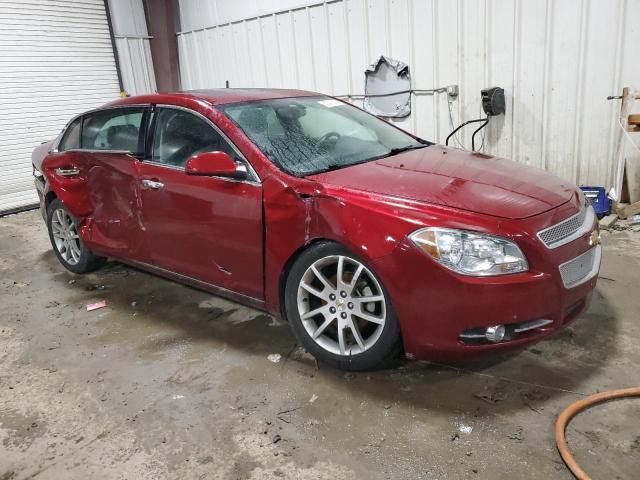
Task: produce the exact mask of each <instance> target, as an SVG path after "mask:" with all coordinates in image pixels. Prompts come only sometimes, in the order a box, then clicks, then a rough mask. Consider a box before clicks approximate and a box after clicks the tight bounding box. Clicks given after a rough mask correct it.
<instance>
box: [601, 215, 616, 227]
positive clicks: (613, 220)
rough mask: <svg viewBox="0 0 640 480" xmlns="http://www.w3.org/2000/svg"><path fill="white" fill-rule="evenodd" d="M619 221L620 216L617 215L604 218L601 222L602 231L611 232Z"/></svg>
mask: <svg viewBox="0 0 640 480" xmlns="http://www.w3.org/2000/svg"><path fill="white" fill-rule="evenodd" d="M617 220H618V215H616V214H615V213H613V214H611V215H607V216H606V217H602V218H601V219H600V222H599V223H600V228H601V229H602V230H609V229H610V228H611V227H613V224H614V223H616V221H617Z"/></svg>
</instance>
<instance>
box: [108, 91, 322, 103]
mask: <svg viewBox="0 0 640 480" xmlns="http://www.w3.org/2000/svg"><path fill="white" fill-rule="evenodd" d="M318 95H322V94H320V93H316V92H310V91H306V90H290V89H281V88H212V89H206V90H187V91H184V92H167V93H155V94H149V95H138V96H134V97H127V98H126V99H122V100H117V101H115V102H112V105H118V104H131V103H136V102H137V101H139V102H140V103H152V102H154V101H158V102H160V101H162V102H166V101H167V100H170V99H172V98H173V99H176V100H178V99H184V98H189V99H192V100H203V101H205V102H207V103H210V104H212V105H224V104H229V103H241V102H251V101H257V100H270V99H274V98H291V97H310V96H318Z"/></svg>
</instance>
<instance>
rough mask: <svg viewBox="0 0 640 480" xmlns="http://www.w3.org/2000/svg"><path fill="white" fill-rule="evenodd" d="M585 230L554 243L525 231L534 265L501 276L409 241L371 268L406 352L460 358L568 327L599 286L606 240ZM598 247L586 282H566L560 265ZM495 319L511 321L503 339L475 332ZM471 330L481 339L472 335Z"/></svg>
mask: <svg viewBox="0 0 640 480" xmlns="http://www.w3.org/2000/svg"><path fill="white" fill-rule="evenodd" d="M537 229H538V226H537V225H534V226H533V230H536V231H537ZM586 237H588V234H586V236H585V238H582V237H581V238H580V239H577V240H575V241H574V242H572V243H570V244H567V245H564V246H562V247H560V248H557V249H555V250H548V249H546V247H544V246H543V245H542V244H541V243H540V242H539V241H538V240H537V239H536V238H535V237H533V236H532V235H528V236H525V237H523V238H521V239H520V241H519V244H520V245H521V246H522V247H523V250H524V251H525V254H526V255H527V258H528V260H530V271H529V272H526V273H518V274H512V275H504V276H496V277H484V278H479V277H468V276H463V275H458V274H456V273H454V272H451V271H449V270H447V269H445V268H444V267H442V266H441V265H439V264H437V263H436V262H434V261H433V260H432V259H430V258H428V257H427V256H426V255H424V254H423V253H422V252H420V251H419V250H418V249H417V248H416V247H415V246H413V244H412V243H411V242H410V241H409V240H405V241H404V242H403V243H402V244H401V245H400V246H399V247H398V249H397V250H396V251H395V252H394V253H392V254H391V255H388V256H386V257H382V258H379V259H377V260H375V261H374V264H373V267H374V269H375V271H376V272H377V273H378V274H379V275H380V276H381V277H382V280H383V282H384V284H385V287H386V288H387V290H388V291H389V294H390V297H391V300H392V302H393V307H394V309H395V311H396V313H397V316H398V318H399V321H400V327H401V331H402V336H403V343H404V347H405V353H406V355H407V357H408V358H416V359H432V360H441V361H445V360H446V361H449V360H451V361H454V360H455V361H458V360H463V359H465V358H469V357H473V356H474V355H476V354H482V353H489V352H495V351H502V350H507V349H512V348H516V347H521V346H523V345H526V344H529V343H532V342H535V341H538V340H541V339H543V338H545V337H548V336H550V335H553V334H554V333H556V332H558V331H559V330H561V329H563V328H564V327H565V326H566V325H568V324H569V323H570V322H572V321H573V320H575V319H576V318H577V317H578V316H579V315H580V314H581V313H583V312H584V311H585V310H587V309H588V308H589V306H590V304H591V297H592V292H593V289H594V288H595V286H596V282H597V273H598V270H599V266H600V252H601V247H600V246H596V247H593V246H590V245H589V244H588V238H586ZM592 249H593V252H594V255H593V257H594V264H593V268H592V269H591V271H590V272H589V274H588V275H586V276H585V278H584V281H582V282H578V283H576V284H575V285H574V286H572V287H571V288H566V287H565V284H564V281H563V276H562V275H561V273H560V266H561V265H562V264H563V263H565V262H568V261H570V260H572V259H575V258H577V257H580V256H583V255H584V254H585V253H586V252H588V251H590V250H592ZM417 279H420V280H419V281H417ZM565 280H566V278H565ZM541 320H547V321H545V322H542V321H541ZM494 325H504V326H505V327H506V330H507V335H506V337H505V340H504V341H503V342H500V343H491V342H489V341H488V340H486V339H485V338H481V337H480V336H478V335H477V334H478V333H479V332H484V331H485V330H486V328H487V327H490V326H494ZM465 333H466V334H467V337H466V338H465V335H464V334H465ZM473 333H475V334H476V335H475V338H470V337H474V335H470V334H473Z"/></svg>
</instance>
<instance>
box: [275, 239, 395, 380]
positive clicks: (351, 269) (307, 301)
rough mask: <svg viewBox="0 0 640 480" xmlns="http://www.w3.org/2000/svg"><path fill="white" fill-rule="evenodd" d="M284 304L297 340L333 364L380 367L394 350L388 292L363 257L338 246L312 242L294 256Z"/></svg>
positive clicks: (348, 367) (346, 367)
mask: <svg viewBox="0 0 640 480" xmlns="http://www.w3.org/2000/svg"><path fill="white" fill-rule="evenodd" d="M341 265H342V266H341ZM339 272H342V275H340V274H339ZM338 278H341V281H340V283H338V282H337V280H338ZM323 279H324V280H323ZM364 298H367V299H371V301H369V302H365V301H363V300H362V299H364ZM284 303H285V313H286V316H287V319H288V320H289V323H290V324H291V328H292V329H293V332H294V334H295V336H296V338H297V339H298V341H299V342H300V343H301V344H302V345H303V346H304V347H305V348H306V349H307V351H308V352H310V353H311V354H312V355H313V356H314V357H316V358H317V359H318V360H320V361H322V362H325V363H327V364H329V365H331V366H333V367H336V368H339V369H342V370H351V371H361V370H371V369H374V368H380V367H382V366H383V364H385V363H386V362H387V361H388V360H390V359H391V358H392V357H393V356H394V355H395V354H396V353H397V352H398V350H399V346H400V328H399V326H398V319H397V317H396V314H395V312H394V310H393V307H392V305H391V300H390V298H389V295H388V293H387V291H386V290H385V288H384V287H383V285H382V283H381V282H380V280H379V279H378V278H377V277H376V275H375V273H374V272H373V271H372V270H371V268H369V267H368V266H367V265H366V263H365V262H364V261H363V260H362V259H360V258H358V257H357V256H356V255H354V254H353V253H351V252H349V251H348V250H347V249H346V248H344V247H343V246H341V245H339V244H336V243H333V242H321V243H317V244H314V245H312V246H311V247H309V249H307V250H306V251H304V252H303V253H302V254H301V255H300V257H298V259H297V260H296V261H295V263H294V264H293V266H292V267H291V270H290V271H289V274H288V277H287V279H286V285H285V298H284ZM314 312H315V313H314Z"/></svg>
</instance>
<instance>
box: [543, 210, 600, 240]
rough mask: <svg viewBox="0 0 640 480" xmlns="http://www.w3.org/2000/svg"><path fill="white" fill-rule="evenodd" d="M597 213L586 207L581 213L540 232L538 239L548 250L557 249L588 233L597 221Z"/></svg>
mask: <svg viewBox="0 0 640 480" xmlns="http://www.w3.org/2000/svg"><path fill="white" fill-rule="evenodd" d="M594 217H595V213H594V211H593V208H592V207H591V206H587V205H585V206H584V207H582V210H580V212H579V213H577V214H575V215H574V216H572V217H569V218H567V219H566V220H563V221H561V222H560V223H556V224H555V225H553V226H551V227H549V228H545V229H544V230H540V231H539V232H538V238H539V239H540V240H542V243H544V244H545V245H546V246H547V248H556V247H559V246H560V245H564V244H565V243H569V242H570V241H572V240H574V239H576V238H578V237H579V236H580V235H582V234H584V233H587V232H588V231H589V230H590V229H591V227H592V225H593V222H594V220H595V218H594Z"/></svg>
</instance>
